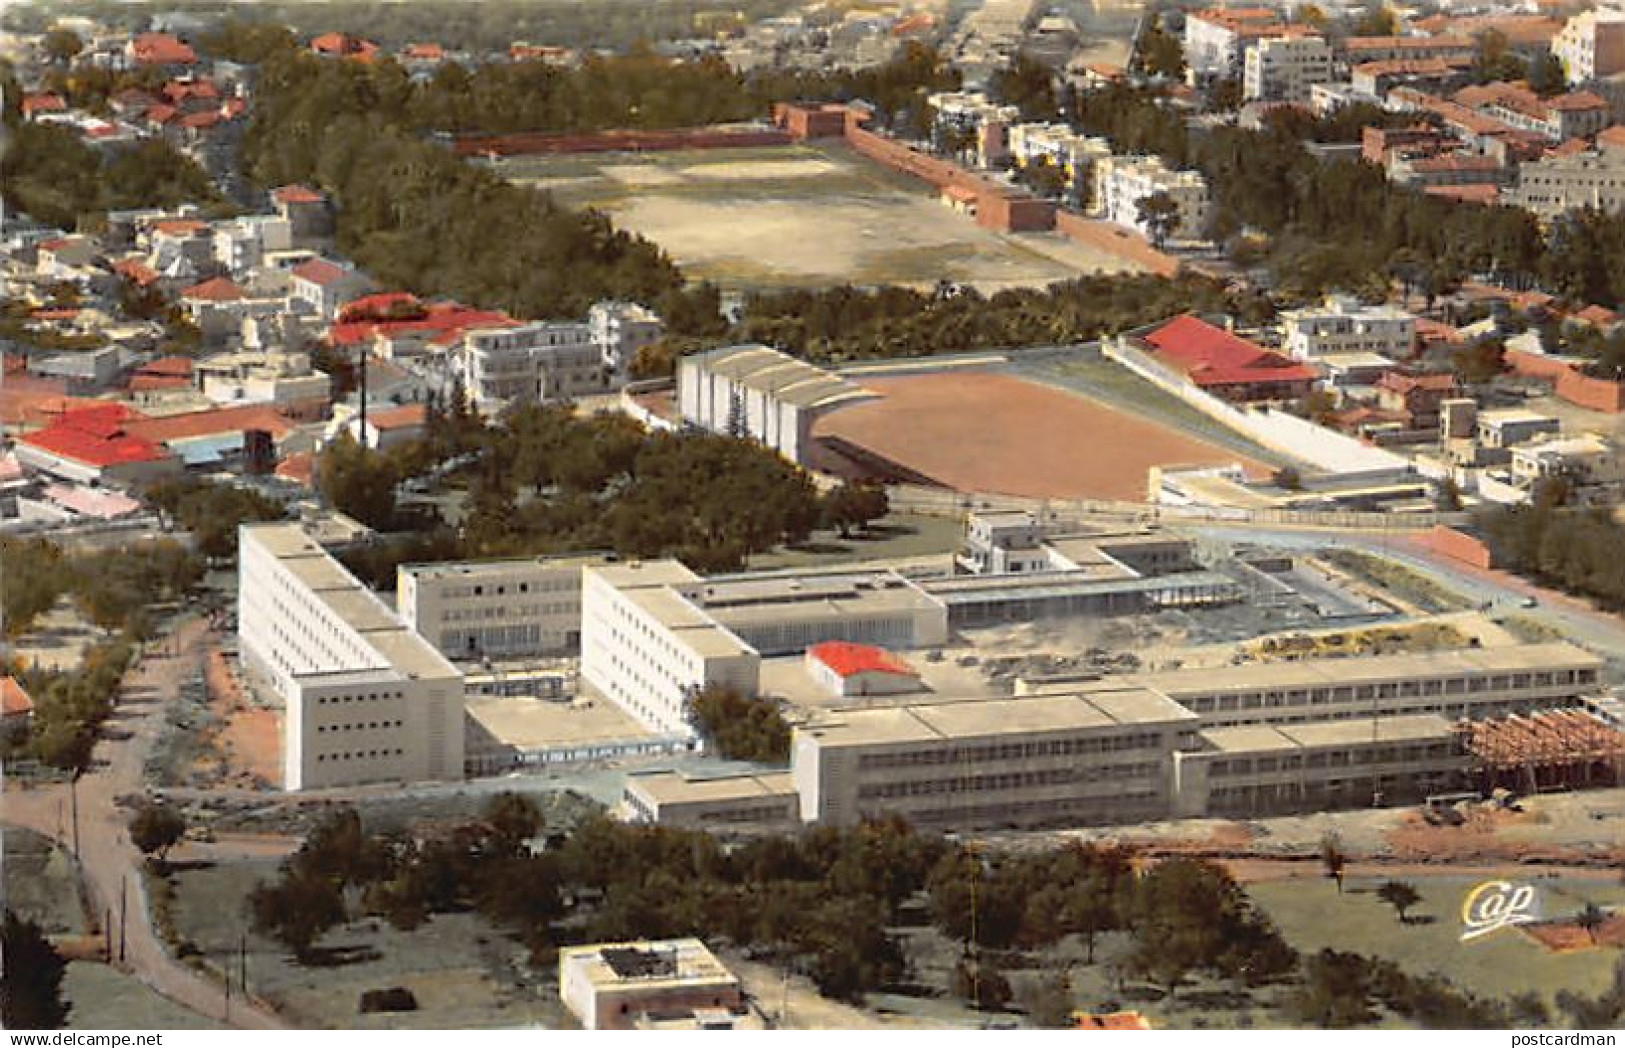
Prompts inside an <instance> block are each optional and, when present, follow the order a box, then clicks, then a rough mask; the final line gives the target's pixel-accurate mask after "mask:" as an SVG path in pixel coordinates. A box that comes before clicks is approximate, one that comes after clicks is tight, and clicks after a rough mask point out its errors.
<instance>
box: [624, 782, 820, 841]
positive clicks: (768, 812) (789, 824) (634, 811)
mask: <svg viewBox="0 0 1625 1048" xmlns="http://www.w3.org/2000/svg"><path fill="white" fill-rule="evenodd" d="M621 814H622V815H623V817H625V818H626V820H627V821H628V822H648V823H659V824H660V825H662V826H676V827H680V828H688V829H694V830H710V831H712V832H715V833H739V834H743V833H783V832H787V831H790V830H793V829H795V828H796V827H797V826H798V825H799V824H800V822H801V811H800V804H799V801H798V798H797V795H796V787H795V782H794V780H793V779H792V778H791V776H790V773H789V772H769V773H764V774H760V775H730V776H723V777H716V778H691V777H689V776H687V775H684V774H682V773H681V772H675V771H662V772H649V773H645V774H636V775H630V776H628V777H627V780H626V787H625V790H624V792H623V793H622V796H621Z"/></svg>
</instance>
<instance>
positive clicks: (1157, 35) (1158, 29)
mask: <svg viewBox="0 0 1625 1048" xmlns="http://www.w3.org/2000/svg"><path fill="white" fill-rule="evenodd" d="M1129 67H1130V68H1131V69H1136V70H1138V71H1140V72H1142V73H1145V74H1146V75H1147V76H1160V77H1165V78H1166V79H1169V80H1182V79H1184V77H1185V48H1184V45H1183V44H1181V43H1180V41H1179V38H1178V37H1176V36H1174V35H1173V34H1172V33H1170V32H1168V31H1167V30H1166V29H1164V28H1163V27H1162V17H1161V16H1160V15H1153V16H1152V17H1151V21H1150V22H1149V23H1148V24H1147V25H1146V27H1145V30H1144V31H1143V32H1141V33H1140V38H1139V39H1138V40H1136V41H1134V53H1133V55H1132V57H1131V58H1130V62H1129Z"/></svg>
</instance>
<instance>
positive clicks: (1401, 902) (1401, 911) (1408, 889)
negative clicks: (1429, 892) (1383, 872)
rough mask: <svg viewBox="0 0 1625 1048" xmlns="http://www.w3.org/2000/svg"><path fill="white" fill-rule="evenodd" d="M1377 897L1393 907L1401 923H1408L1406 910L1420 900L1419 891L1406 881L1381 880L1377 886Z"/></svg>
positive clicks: (1408, 918)
mask: <svg viewBox="0 0 1625 1048" xmlns="http://www.w3.org/2000/svg"><path fill="white" fill-rule="evenodd" d="M1377 898H1379V899H1381V900H1382V901H1383V902H1385V903H1387V904H1388V905H1389V906H1392V907H1393V908H1394V913H1395V914H1396V915H1397V916H1398V917H1399V923H1401V924H1409V923H1410V917H1409V916H1407V914H1406V911H1407V910H1409V909H1410V908H1411V907H1412V906H1415V905H1416V904H1417V903H1419V902H1421V901H1422V896H1421V893H1420V892H1418V891H1417V890H1416V887H1415V886H1414V885H1412V884H1410V883H1409V882H1407V881H1383V882H1382V884H1381V886H1379V887H1378V888H1377Z"/></svg>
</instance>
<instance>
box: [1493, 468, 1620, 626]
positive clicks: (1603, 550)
mask: <svg viewBox="0 0 1625 1048" xmlns="http://www.w3.org/2000/svg"><path fill="white" fill-rule="evenodd" d="M1540 496H1541V497H1537V498H1536V499H1535V501H1533V502H1532V503H1531V504H1529V505H1524V506H1511V507H1506V508H1502V509H1497V510H1493V511H1491V512H1489V513H1487V514H1485V515H1484V516H1483V517H1481V519H1480V521H1479V524H1480V526H1481V528H1482V530H1483V534H1484V541H1485V543H1486V544H1487V545H1488V546H1489V548H1490V552H1491V555H1492V556H1493V557H1494V559H1495V561H1496V563H1498V564H1504V565H1505V566H1506V567H1507V568H1509V569H1511V570H1512V571H1515V572H1517V573H1518V574H1520V575H1527V576H1529V577H1531V578H1534V579H1536V580H1538V581H1540V582H1541V583H1543V584H1546V585H1551V586H1556V587H1557V588H1559V589H1562V590H1564V591H1565V592H1568V593H1574V594H1579V595H1581V596H1585V597H1590V598H1592V599H1593V600H1595V601H1596V602H1597V603H1598V604H1599V605H1600V606H1602V607H1603V608H1606V609H1607V610H1609V611H1621V610H1625V558H1622V557H1621V556H1620V555H1619V551H1620V549H1621V548H1622V547H1625V527H1622V526H1621V525H1620V524H1619V523H1618V522H1617V521H1616V520H1614V518H1613V517H1612V515H1610V513H1609V512H1608V511H1607V510H1606V509H1604V508H1594V509H1582V508H1575V507H1564V506H1562V505H1560V502H1561V497H1562V496H1561V490H1560V487H1559V486H1557V485H1549V486H1548V487H1547V488H1546V489H1544V490H1543V491H1542V492H1541V493H1540Z"/></svg>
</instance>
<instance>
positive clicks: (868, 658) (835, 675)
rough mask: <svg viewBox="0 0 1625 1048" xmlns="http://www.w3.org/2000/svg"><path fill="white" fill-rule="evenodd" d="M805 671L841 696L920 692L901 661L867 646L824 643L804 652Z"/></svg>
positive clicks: (915, 674)
mask: <svg viewBox="0 0 1625 1048" xmlns="http://www.w3.org/2000/svg"><path fill="white" fill-rule="evenodd" d="M806 665H807V671H808V672H809V673H810V674H812V676H813V678H814V679H815V680H817V681H819V683H821V684H823V685H824V686H825V687H826V688H828V689H829V690H830V691H831V692H833V693H834V694H836V695H841V696H848V697H850V696H854V695H895V694H898V693H902V692H910V691H919V690H920V674H919V672H918V671H917V670H915V669H914V667H912V666H910V665H909V664H908V663H906V662H904V661H903V660H902V659H900V658H898V657H897V656H895V655H893V654H892V653H891V652H889V651H886V650H885V649H884V648H877V647H874V646H873V645H869V644H853V643H850V642H848V641H844V640H827V641H823V642H822V643H819V644H814V645H813V646H812V647H810V648H808V649H807V654H806Z"/></svg>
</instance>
